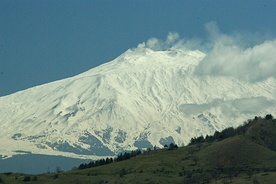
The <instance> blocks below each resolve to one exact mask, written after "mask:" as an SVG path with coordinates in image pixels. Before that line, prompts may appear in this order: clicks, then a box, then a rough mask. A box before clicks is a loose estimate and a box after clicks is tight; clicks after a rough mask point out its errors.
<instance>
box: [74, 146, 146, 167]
mask: <svg viewBox="0 0 276 184" xmlns="http://www.w3.org/2000/svg"><path fill="white" fill-rule="evenodd" d="M141 153H142V152H141V150H139V149H138V150H135V151H131V152H125V153H120V154H119V155H118V156H117V157H116V158H114V159H113V158H106V159H100V160H96V161H91V162H89V163H88V164H81V165H80V166H79V167H78V169H87V168H91V167H97V166H102V165H106V164H110V163H113V162H120V161H123V160H127V159H130V158H132V157H135V156H137V155H140V154H141Z"/></svg>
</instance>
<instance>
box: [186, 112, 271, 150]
mask: <svg viewBox="0 0 276 184" xmlns="http://www.w3.org/2000/svg"><path fill="white" fill-rule="evenodd" d="M260 119H262V120H271V119H273V116H272V115H271V114H268V115H266V116H265V118H261V117H257V116H255V118H254V119H253V120H248V121H247V122H245V123H244V124H243V125H242V126H239V127H237V128H233V127H229V128H226V129H224V130H222V131H221V132H219V131H215V133H214V134H213V135H210V136H209V135H206V136H205V138H204V137H203V136H202V135H201V136H199V137H194V138H192V139H191V140H190V144H189V145H193V144H197V143H203V142H213V141H215V140H218V141H220V140H223V139H226V138H228V137H233V136H235V135H241V134H244V133H245V132H246V131H247V130H248V128H249V127H250V126H251V125H252V124H254V123H256V122H257V121H258V120H260Z"/></svg>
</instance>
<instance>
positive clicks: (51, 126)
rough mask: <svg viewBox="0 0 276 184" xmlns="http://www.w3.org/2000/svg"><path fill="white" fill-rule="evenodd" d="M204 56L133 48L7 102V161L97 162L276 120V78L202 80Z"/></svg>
mask: <svg viewBox="0 0 276 184" xmlns="http://www.w3.org/2000/svg"><path fill="white" fill-rule="evenodd" d="M204 57H205V54H203V53H201V52H200V51H187V50H182V49H176V48H171V49H168V50H165V51H153V50H151V49H148V48H136V49H132V50H128V51H126V52H125V53H123V54H122V55H121V56H119V57H118V58H116V59H115V60H113V61H111V62H109V63H106V64H103V65H101V66H99V67H96V68H93V69H91V70H89V71H87V72H84V73H82V74H80V75H77V76H74V77H71V78H67V79H64V80H59V81H55V82H52V83H48V84H44V85H41V86H37V87H33V88H30V89H27V90H24V91H20V92H17V93H14V94H12V95H8V96H4V97H0V155H3V156H11V155H15V154H22V153H26V152H31V153H35V154H49V155H63V156H68V157H79V158H95V157H96V156H112V155H114V154H117V153H118V152H121V151H123V150H134V149H136V148H140V149H141V148H147V147H150V146H153V145H156V146H158V147H162V146H163V145H164V144H169V143H171V142H175V143H177V144H178V145H183V144H187V143H189V140H190V139H191V137H194V136H199V135H206V134H211V133H213V132H214V131H215V130H222V129H223V128H226V127H229V126H238V125H240V124H241V123H243V121H244V120H246V119H248V118H253V117H254V116H255V115H261V116H264V115H265V114H267V113H272V114H273V113H274V114H276V95H275V94H276V80H275V79H274V78H269V79H267V80H265V81H262V82H258V83H248V82H245V81H240V80H238V79H235V78H231V77H223V76H197V75H194V74H193V73H194V70H195V68H196V67H197V65H198V64H199V62H201V61H202V59H203V58H204Z"/></svg>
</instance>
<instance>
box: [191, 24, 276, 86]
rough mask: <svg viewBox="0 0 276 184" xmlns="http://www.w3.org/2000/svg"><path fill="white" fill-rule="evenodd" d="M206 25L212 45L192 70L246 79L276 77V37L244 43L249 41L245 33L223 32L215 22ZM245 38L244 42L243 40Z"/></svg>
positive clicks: (251, 80) (254, 80)
mask: <svg viewBox="0 0 276 184" xmlns="http://www.w3.org/2000/svg"><path fill="white" fill-rule="evenodd" d="M206 27H207V30H208V32H209V33H210V38H211V44H209V45H212V46H211V49H210V50H209V51H208V53H206V57H205V58H204V59H203V60H202V61H201V63H200V64H199V66H198V67H197V69H196V71H195V74H198V75H221V76H232V77H235V78H238V79H242V80H247V81H249V82H258V81H261V80H265V79H267V78H269V77H274V78H276V72H275V70H276V40H266V41H263V42H262V43H259V44H255V45H253V46H249V47H244V46H245V45H250V44H249V42H250V41H249V40H247V39H248V38H249V37H248V36H247V37H246V39H242V38H243V36H242V35H241V34H236V35H234V36H230V35H225V34H222V33H220V32H219V29H218V28H217V26H216V25H215V24H214V23H209V24H207V26H206ZM245 40H247V43H244V41H245ZM253 40H257V39H255V38H253Z"/></svg>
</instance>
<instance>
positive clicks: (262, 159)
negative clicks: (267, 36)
mask: <svg viewBox="0 0 276 184" xmlns="http://www.w3.org/2000/svg"><path fill="white" fill-rule="evenodd" d="M275 145H276V120H275V119H273V118H272V117H270V116H266V117H265V118H257V117H256V118H254V119H253V120H248V121H247V122H246V123H245V124H244V125H243V126H241V127H238V128H235V129H234V128H230V129H227V130H225V131H222V132H216V133H215V134H214V135H213V136H207V137H204V138H203V137H199V138H194V139H192V141H191V144H190V145H188V146H185V147H181V148H177V149H170V150H169V149H159V150H149V151H147V152H146V153H143V154H140V155H137V156H135V157H132V158H130V159H127V160H123V161H117V162H112V163H110V164H107V165H103V166H97V167H92V168H88V169H78V170H74V171H70V172H60V173H49V174H41V175H23V174H16V173H4V174H1V175H0V178H1V179H0V183H1V182H2V183H53V184H54V183H57V184H61V183H72V184H77V183H254V184H257V183H276V146H275Z"/></svg>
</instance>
